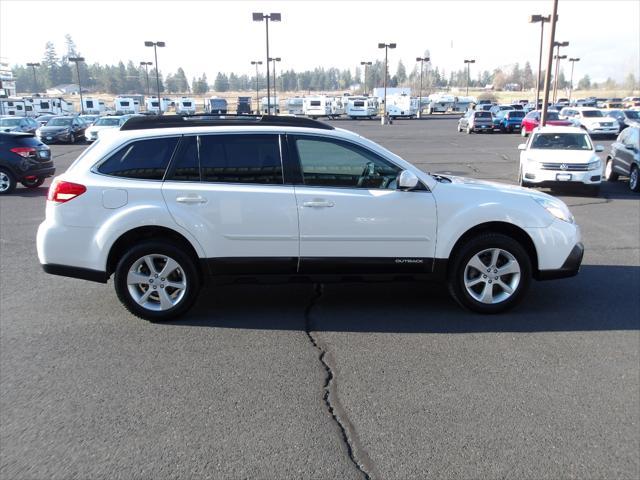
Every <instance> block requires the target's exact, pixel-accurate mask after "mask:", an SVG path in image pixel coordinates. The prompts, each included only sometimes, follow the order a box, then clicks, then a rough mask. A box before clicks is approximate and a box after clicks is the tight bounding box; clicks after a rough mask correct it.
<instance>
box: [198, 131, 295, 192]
mask: <svg viewBox="0 0 640 480" xmlns="http://www.w3.org/2000/svg"><path fill="white" fill-rule="evenodd" d="M200 175H201V178H202V181H203V182H217V183H257V184H263V185H282V184H283V183H284V181H283V177H282V160H281V158H280V139H279V137H278V135H203V136H201V137H200Z"/></svg>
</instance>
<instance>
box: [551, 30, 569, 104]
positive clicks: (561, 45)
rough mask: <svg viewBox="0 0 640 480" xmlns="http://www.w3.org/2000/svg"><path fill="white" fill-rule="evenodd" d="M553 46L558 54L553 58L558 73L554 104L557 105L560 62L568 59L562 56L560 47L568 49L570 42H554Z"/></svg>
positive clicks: (554, 88)
mask: <svg viewBox="0 0 640 480" xmlns="http://www.w3.org/2000/svg"><path fill="white" fill-rule="evenodd" d="M553 46H554V47H555V48H556V54H555V56H554V57H553V58H555V59H556V73H555V75H554V77H553V103H556V95H557V93H558V72H559V71H560V60H562V59H563V58H567V56H566V55H560V47H568V46H569V42H553Z"/></svg>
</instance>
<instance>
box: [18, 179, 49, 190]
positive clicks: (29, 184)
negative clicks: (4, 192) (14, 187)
mask: <svg viewBox="0 0 640 480" xmlns="http://www.w3.org/2000/svg"><path fill="white" fill-rule="evenodd" d="M44 180H45V178H44V177H36V178H35V180H27V179H26V178H25V179H23V180H22V181H21V182H20V183H21V184H22V185H24V186H25V187H27V188H38V187H39V186H41V185H42V184H43V183H44Z"/></svg>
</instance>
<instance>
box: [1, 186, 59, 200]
mask: <svg viewBox="0 0 640 480" xmlns="http://www.w3.org/2000/svg"><path fill="white" fill-rule="evenodd" d="M48 192H49V187H48V186H46V187H37V188H21V187H18V188H16V189H15V190H14V191H13V193H10V194H9V195H7V196H8V197H25V198H28V197H46V196H47V193H48Z"/></svg>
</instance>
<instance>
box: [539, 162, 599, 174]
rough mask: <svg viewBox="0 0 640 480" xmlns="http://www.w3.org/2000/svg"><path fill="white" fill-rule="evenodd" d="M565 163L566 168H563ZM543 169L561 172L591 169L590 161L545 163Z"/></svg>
mask: <svg viewBox="0 0 640 480" xmlns="http://www.w3.org/2000/svg"><path fill="white" fill-rule="evenodd" d="M562 165H564V166H565V167H566V168H562ZM542 170H559V171H561V172H586V171H588V170H589V164H588V163H543V164H542Z"/></svg>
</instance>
